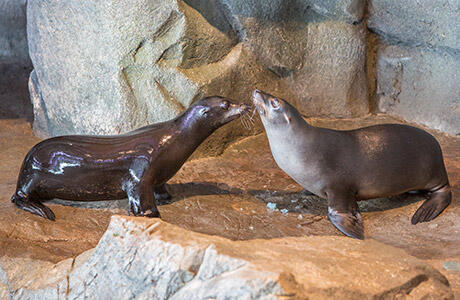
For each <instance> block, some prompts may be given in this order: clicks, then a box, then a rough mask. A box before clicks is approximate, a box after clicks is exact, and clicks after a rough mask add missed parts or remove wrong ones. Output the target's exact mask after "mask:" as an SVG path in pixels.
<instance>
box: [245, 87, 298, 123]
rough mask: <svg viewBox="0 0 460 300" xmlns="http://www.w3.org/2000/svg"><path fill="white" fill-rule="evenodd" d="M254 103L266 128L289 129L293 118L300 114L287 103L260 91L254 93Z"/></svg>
mask: <svg viewBox="0 0 460 300" xmlns="http://www.w3.org/2000/svg"><path fill="white" fill-rule="evenodd" d="M252 101H253V102H254V105H255V106H256V109H257V111H258V112H259V115H260V118H261V120H262V123H263V124H264V127H265V128H272V127H275V126H276V128H283V127H288V126H290V124H291V122H292V120H293V118H294V119H295V118H296V117H297V116H298V115H299V112H298V111H297V110H296V109H295V108H294V107H293V106H292V105H291V104H289V103H288V102H287V101H285V100H283V99H281V98H278V97H275V96H273V95H270V94H267V93H264V92H262V91H260V90H255V91H254V93H253V94H252Z"/></svg>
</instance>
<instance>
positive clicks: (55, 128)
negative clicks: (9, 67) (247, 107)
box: [28, 0, 368, 152]
mask: <svg viewBox="0 0 460 300" xmlns="http://www.w3.org/2000/svg"><path fill="white" fill-rule="evenodd" d="M49 1H50V0H45V1H38V0H31V1H30V2H29V4H28V12H29V13H28V34H29V46H30V50H31V54H32V60H33V63H34V67H35V71H34V72H35V73H34V74H32V75H31V80H30V81H31V84H30V87H31V89H30V90H31V94H32V96H31V97H32V102H33V103H34V105H35V109H34V111H35V122H36V123H35V124H36V125H35V126H34V127H35V132H37V134H38V133H41V136H55V135H62V134H75V133H77V134H78V133H81V134H83V133H84V134H114V133H121V132H126V131H129V130H131V129H134V128H137V127H140V126H143V125H146V124H151V123H154V122H160V121H165V120H167V119H170V118H173V117H174V116H176V115H177V114H179V113H180V112H182V111H183V110H184V109H185V108H187V107H188V106H189V105H190V104H191V103H192V102H193V101H195V100H197V99H198V98H200V97H202V96H206V95H210V94H219V95H222V96H227V97H230V98H234V99H236V100H238V101H244V102H248V101H250V94H251V90H253V89H254V88H255V87H257V88H261V89H266V90H267V91H269V92H272V93H275V94H277V95H279V96H282V97H285V98H287V99H289V100H291V101H293V102H296V101H297V102H299V101H301V102H302V101H305V100H306V99H307V100H309V99H310V98H313V99H314V100H313V102H314V104H313V105H308V104H307V105H306V107H307V108H308V111H307V109H303V106H304V105H303V104H300V105H299V106H300V108H301V110H302V111H303V112H304V113H307V114H308V115H325V114H330V115H334V116H355V115H360V114H363V113H366V112H367V111H368V105H367V102H366V100H365V99H364V98H363V97H362V95H365V92H363V89H364V90H365V81H364V76H363V74H364V73H363V65H364V60H363V57H362V56H361V54H362V53H363V51H362V49H363V48H362V38H363V37H364V32H363V31H362V30H361V29H360V27H356V28H355V27H353V26H351V25H347V24H346V23H343V22H330V23H329V22H327V23H319V24H316V23H311V24H310V23H309V22H311V21H320V20H324V18H325V17H324V16H322V15H320V14H318V13H317V12H315V10H312V9H309V5H308V4H306V3H304V2H302V1H298V2H292V3H286V2H284V1H274V2H273V1H265V2H258V1H250V2H247V1H237V2H232V1H222V2H219V3H218V4H215V5H207V6H206V7H208V9H210V8H216V7H217V8H219V11H220V15H221V16H224V15H225V17H226V18H227V20H228V22H227V23H225V24H227V25H228V26H229V27H228V29H229V31H230V32H222V31H220V30H219V29H218V27H214V26H212V25H211V24H209V23H208V22H207V20H208V19H209V20H211V22H213V20H215V19H216V18H214V19H213V18H211V17H206V18H205V17H203V15H202V14H200V13H198V12H197V11H196V10H195V9H194V8H192V7H190V6H189V5H188V4H186V3H184V2H182V1H177V0H168V1H166V2H162V3H161V4H160V3H158V2H157V1H153V0H143V1H141V2H136V4H132V3H131V2H128V1H125V2H118V3H117V5H109V4H101V3H96V2H95V1H90V2H85V3H82V2H78V1H75V0H71V1H66V2H65V3H59V4H56V3H51V2H50V3H48V2H49ZM189 2H192V4H193V5H192V6H195V7H198V8H200V9H201V8H202V7H203V6H204V5H205V4H204V3H203V2H201V1H199V2H197V1H189ZM340 3H341V4H340V5H341V6H340V7H355V8H356V9H357V10H359V9H358V8H357V7H359V5H358V4H357V3H358V2H356V3H355V1H349V2H347V1H344V2H343V3H342V2H340ZM324 5H326V4H324ZM328 5H329V4H328ZM328 5H326V6H327V7H329V6H330V5H329V6H328ZM337 5H338V4H337ZM334 7H335V8H334V9H336V8H337V7H338V6H337V7H336V6H334ZM331 9H332V8H331ZM347 9H348V8H347ZM350 9H351V8H350ZM326 10H327V9H326ZM69 11H73V12H74V13H73V14H68V12H69ZM354 13H357V12H356V11H354ZM358 14H359V13H358ZM332 15H334V16H335V15H336V13H333V12H331V16H332ZM64 16H65V17H64ZM288 19H292V21H289V22H287V21H285V20H288ZM64 20H65V21H64ZM278 21H279V22H278ZM225 24H224V25H225ZM224 25H222V24H221V26H224ZM318 28H319V29H318ZM232 32H234V33H236V35H235V34H233V33H232ZM310 32H312V34H310ZM274 37H275V38H274ZM237 39H239V40H240V41H242V44H243V45H240V44H238V45H236V43H237ZM308 45H312V46H311V47H310V48H308ZM312 47H316V48H319V49H322V51H325V52H324V53H325V54H321V53H319V52H318V51H316V50H315V49H313V48H312ZM246 48H247V49H249V52H248V51H247V50H246ZM242 53H243V55H241V54H242ZM319 56H321V57H319ZM332 57H336V58H337V57H338V58H340V59H338V60H337V59H332ZM311 59H319V60H320V61H319V62H317V63H316V64H317V65H315V66H314V65H312V63H310V60H311ZM260 64H262V66H261V65H260ZM267 69H268V70H267ZM311 72H317V74H320V75H319V77H320V78H319V77H318V78H317V79H315V78H313V79H312V78H309V77H308V76H310V75H311ZM345 73H350V74H349V75H346V76H345V75H344V74H345ZM361 73H362V74H361ZM336 75H338V77H335V76H336ZM288 77H289V78H288ZM297 78H300V80H304V79H305V80H307V83H306V84H304V83H303V82H295V81H296V80H297ZM331 78H337V79H336V82H337V83H339V84H338V85H333V86H334V87H336V88H337V91H325V90H327V88H328V87H329V86H331V85H330V84H329V81H330V79H331ZM334 80H335V79H334ZM300 85H305V86H308V88H311V89H313V90H312V91H308V93H306V89H305V88H302V87H300ZM291 89H293V91H294V92H292V91H291ZM363 99H364V101H363ZM336 102H337V103H336ZM299 103H300V102H299ZM331 103H333V104H334V105H330V104H331ZM350 103H352V104H350ZM335 104H337V105H335ZM361 104H363V107H362V108H359V109H358V108H357V106H358V105H361ZM316 107H318V108H316ZM332 107H336V108H334V109H331V111H328V109H329V108H332ZM325 111H327V113H325ZM256 130H257V129H256ZM230 131H231V133H230ZM241 134H247V132H245V130H243V129H242V127H241V126H236V128H232V129H227V130H226V131H225V132H224V131H222V132H221V136H222V137H224V140H227V139H229V138H228V137H229V136H236V135H241ZM224 144H225V143H224ZM218 148H219V147H218ZM219 151H220V150H219V149H218V150H217V152H219Z"/></svg>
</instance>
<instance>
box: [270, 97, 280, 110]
mask: <svg viewBox="0 0 460 300" xmlns="http://www.w3.org/2000/svg"><path fill="white" fill-rule="evenodd" d="M270 104H271V105H272V107H273V108H279V107H280V102H279V101H278V99H272V100H271V101H270Z"/></svg>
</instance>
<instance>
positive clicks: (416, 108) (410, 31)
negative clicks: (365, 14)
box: [368, 0, 460, 135]
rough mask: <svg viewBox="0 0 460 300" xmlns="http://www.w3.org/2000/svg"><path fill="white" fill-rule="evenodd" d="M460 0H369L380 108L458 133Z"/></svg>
mask: <svg viewBox="0 0 460 300" xmlns="http://www.w3.org/2000/svg"><path fill="white" fill-rule="evenodd" d="M459 19H460V1H457V0H441V1H423V2H417V1H410V2H406V1H396V0H369V20H368V27H369V29H370V30H371V31H373V32H375V33H376V34H377V35H378V36H379V37H380V38H381V41H380V43H379V45H378V46H377V49H378V50H377V63H376V74H377V77H376V78H377V91H376V101H377V104H378V108H379V110H380V111H382V112H385V113H389V114H391V115H395V116H398V117H401V118H403V119H405V120H408V121H413V122H417V123H420V124H423V125H426V126H428V127H431V128H435V129H438V130H441V131H444V132H447V133H450V134H454V135H458V134H460V34H459V32H460V23H459V22H458V20H459Z"/></svg>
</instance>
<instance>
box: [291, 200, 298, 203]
mask: <svg viewBox="0 0 460 300" xmlns="http://www.w3.org/2000/svg"><path fill="white" fill-rule="evenodd" d="M297 201H299V200H297V199H292V200H291V203H296V202H297Z"/></svg>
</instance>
